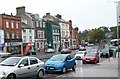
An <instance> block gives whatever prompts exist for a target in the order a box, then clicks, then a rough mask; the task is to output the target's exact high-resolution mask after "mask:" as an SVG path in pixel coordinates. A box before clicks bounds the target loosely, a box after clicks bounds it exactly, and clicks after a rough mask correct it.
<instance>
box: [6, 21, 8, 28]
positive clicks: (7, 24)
mask: <svg viewBox="0 0 120 79" xmlns="http://www.w3.org/2000/svg"><path fill="white" fill-rule="evenodd" d="M6 28H9V22H8V20H6Z"/></svg>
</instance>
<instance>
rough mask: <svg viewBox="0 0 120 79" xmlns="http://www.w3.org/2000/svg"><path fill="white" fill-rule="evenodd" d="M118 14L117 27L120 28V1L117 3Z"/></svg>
mask: <svg viewBox="0 0 120 79" xmlns="http://www.w3.org/2000/svg"><path fill="white" fill-rule="evenodd" d="M116 5H117V6H116V7H117V8H116V13H117V25H119V26H120V1H118V2H117V3H116Z"/></svg>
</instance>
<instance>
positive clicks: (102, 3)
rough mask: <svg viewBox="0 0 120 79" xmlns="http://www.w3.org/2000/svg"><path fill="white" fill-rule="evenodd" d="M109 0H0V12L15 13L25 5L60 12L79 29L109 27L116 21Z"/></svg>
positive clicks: (41, 11) (31, 9) (28, 8)
mask: <svg viewBox="0 0 120 79" xmlns="http://www.w3.org/2000/svg"><path fill="white" fill-rule="evenodd" d="M109 1H110V0H10V1H9V0H2V1H1V2H0V14H2V13H6V14H11V13H13V15H15V14H16V7H20V6H25V7H26V12H30V13H37V14H39V15H40V17H42V16H43V15H45V14H46V13H48V12H49V13H50V14H51V15H56V14H60V15H62V18H63V19H65V20H70V19H71V20H72V21H73V27H78V28H79V30H80V31H83V30H85V29H92V28H97V27H100V26H106V27H111V26H115V25H116V24H117V22H116V4H115V3H114V2H109Z"/></svg>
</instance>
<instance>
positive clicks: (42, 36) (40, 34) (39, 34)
mask: <svg viewBox="0 0 120 79" xmlns="http://www.w3.org/2000/svg"><path fill="white" fill-rule="evenodd" d="M44 37H45V35H44V31H41V30H38V38H44Z"/></svg>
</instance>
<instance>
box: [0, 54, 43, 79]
mask: <svg viewBox="0 0 120 79" xmlns="http://www.w3.org/2000/svg"><path fill="white" fill-rule="evenodd" d="M34 76H37V77H38V78H42V77H43V76H44V62H42V61H40V60H39V59H38V58H36V57H30V56H25V57H9V58H7V59H5V60H4V61H2V62H1V63H0V78H1V79H3V78H5V79H16V78H22V77H34Z"/></svg>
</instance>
